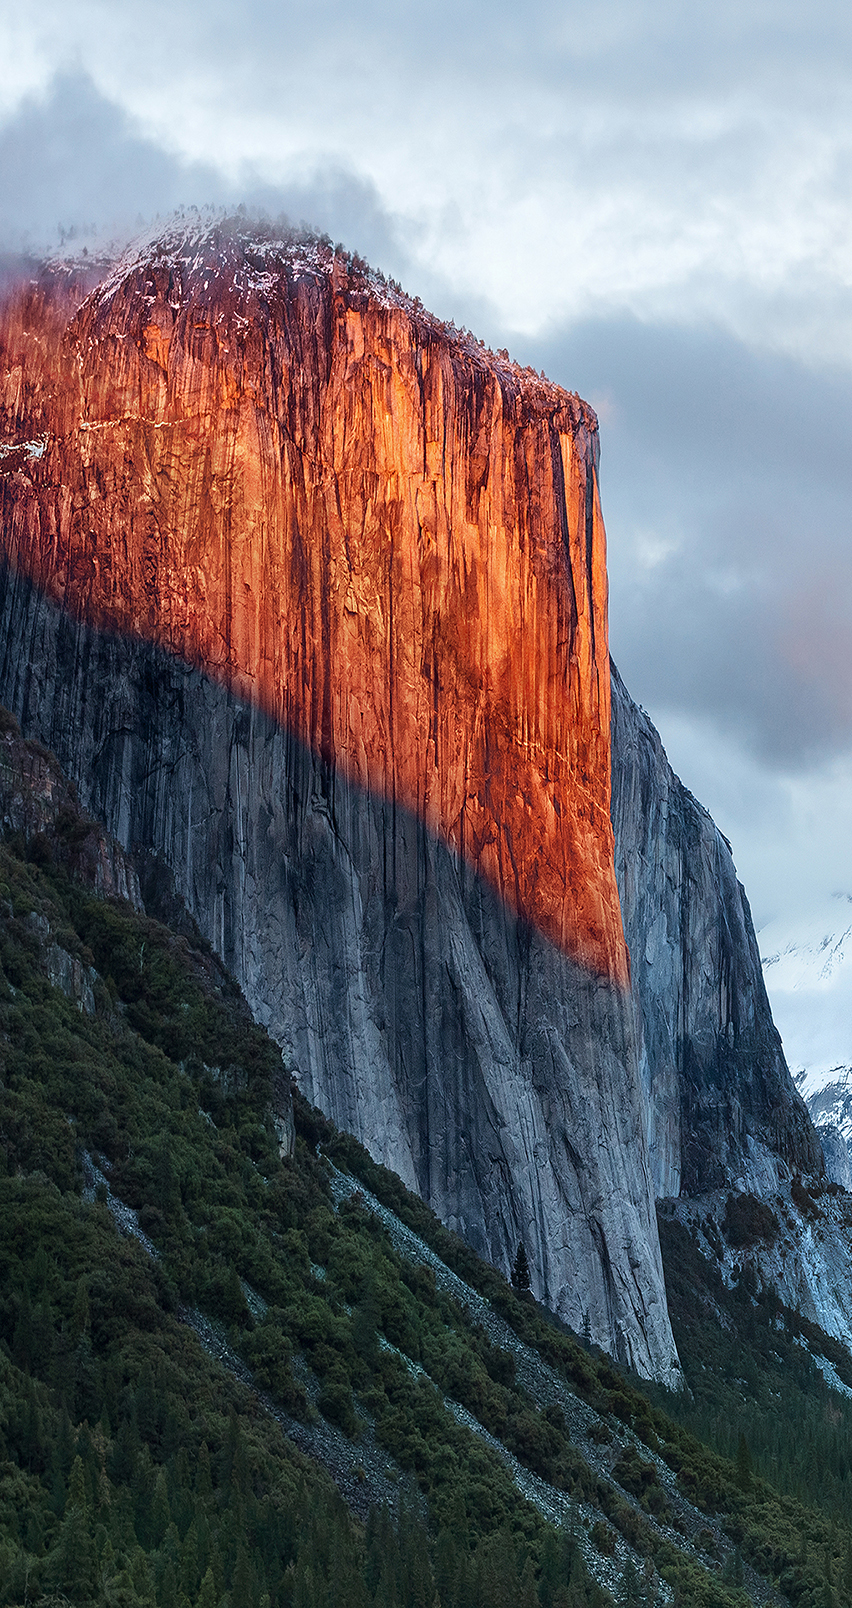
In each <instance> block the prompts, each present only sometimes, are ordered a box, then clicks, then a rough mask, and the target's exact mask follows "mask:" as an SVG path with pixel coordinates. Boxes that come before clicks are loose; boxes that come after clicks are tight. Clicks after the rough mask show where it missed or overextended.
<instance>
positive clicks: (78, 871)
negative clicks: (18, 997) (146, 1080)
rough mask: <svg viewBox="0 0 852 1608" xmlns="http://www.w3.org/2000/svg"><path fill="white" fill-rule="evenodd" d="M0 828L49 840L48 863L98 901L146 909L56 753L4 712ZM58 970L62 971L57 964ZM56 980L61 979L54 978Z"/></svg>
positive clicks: (131, 875) (132, 875) (131, 869)
mask: <svg viewBox="0 0 852 1608" xmlns="http://www.w3.org/2000/svg"><path fill="white" fill-rule="evenodd" d="M0 828H2V830H3V831H4V832H11V833H18V834H20V836H21V837H22V838H23V839H24V841H25V842H26V843H32V842H33V840H34V839H38V838H42V839H45V838H48V837H49V840H50V847H49V850H48V851H47V852H48V853H49V855H50V858H51V859H58V860H60V862H61V863H62V864H64V865H65V866H66V867H67V868H68V870H69V871H70V872H71V873H72V875H74V876H78V877H80V878H81V880H83V881H84V882H86V883H88V885H89V886H90V887H91V888H93V890H94V891H95V893H97V894H98V895H99V897H100V898H102V899H126V900H127V901H128V903H130V904H131V905H132V906H133V908H134V910H142V908H143V904H142V895H141V893H140V890H139V878H138V876H137V874H136V868H135V866H134V865H133V863H132V861H131V860H130V859H129V858H128V856H127V855H126V854H125V853H124V850H123V849H122V848H121V847H120V845H119V844H118V843H116V842H115V840H114V838H111V837H110V836H109V835H108V834H107V833H106V832H104V830H103V827H102V826H101V825H100V823H99V822H98V821H95V820H92V819H91V818H87V817H86V816H85V814H84V813H83V811H82V810H81V809H80V802H79V798H78V796H77V791H76V789H75V788H74V786H73V785H72V784H70V783H69V781H68V778H67V776H65V775H63V773H62V771H61V769H60V767H59V766H58V765H57V763H56V759H55V758H54V756H53V754H51V753H49V752H47V751H46V750H45V749H43V748H40V747H39V746H38V744H35V743H28V742H25V741H24V740H23V739H22V737H21V734H20V732H19V730H18V728H17V726H16V725H15V724H14V722H12V721H10V720H9V717H8V714H7V712H6V710H5V709H4V710H0ZM56 965H57V966H60V969H61V963H60V962H59V961H57V962H56ZM63 975H64V974H63ZM56 981H58V977H57V978H54V977H51V982H56ZM61 986H64V984H63V985H61ZM67 991H68V990H67V989H66V992H67ZM75 997H76V996H75ZM87 1008H88V1007H87Z"/></svg>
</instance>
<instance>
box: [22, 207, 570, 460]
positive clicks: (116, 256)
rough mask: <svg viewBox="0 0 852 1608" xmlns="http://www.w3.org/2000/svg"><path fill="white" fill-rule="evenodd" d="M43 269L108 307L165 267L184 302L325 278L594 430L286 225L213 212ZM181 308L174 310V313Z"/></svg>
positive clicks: (527, 380) (352, 261)
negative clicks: (149, 272) (225, 286)
mask: <svg viewBox="0 0 852 1608" xmlns="http://www.w3.org/2000/svg"><path fill="white" fill-rule="evenodd" d="M48 267H50V268H51V269H52V270H53V271H55V272H57V273H68V274H73V273H75V272H77V273H83V274H85V275H86V277H87V278H89V279H90V280H91V276H92V275H93V273H97V275H98V283H97V284H96V285H95V287H94V289H93V290H92V291H91V292H90V294H91V296H92V298H93V299H95V300H97V301H101V302H108V301H110V300H111V299H112V298H113V297H114V296H115V295H116V294H117V292H118V291H119V290H120V289H121V287H122V285H124V284H125V283H126V281H127V279H128V278H129V277H130V276H132V275H133V274H135V273H137V272H139V271H140V270H145V269H148V268H167V269H169V270H170V271H171V272H172V273H173V274H174V276H175V280H176V282H177V283H178V284H179V285H180V287H181V292H182V294H181V302H183V301H186V300H188V299H189V298H190V296H194V297H198V296H199V294H200V293H204V292H208V293H209V292H210V291H211V290H212V289H213V288H214V287H219V286H221V285H222V281H223V280H224V281H225V282H226V283H229V285H230V287H232V288H233V289H235V290H236V291H237V292H238V293H239V292H241V293H243V294H244V295H245V296H246V297H247V298H251V297H257V298H259V299H261V300H263V299H265V300H267V301H268V300H274V298H275V296H276V295H277V294H278V292H279V290H280V289H281V287H282V284H285V283H286V281H288V280H289V281H290V283H292V282H293V281H295V280H299V279H300V278H304V277H305V276H309V275H316V276H318V275H323V276H324V277H326V278H329V279H333V280H337V281H339V283H340V285H341V288H343V287H344V286H345V285H348V288H349V289H350V290H360V291H362V292H364V291H366V292H367V293H368V294H369V296H370V299H371V301H372V302H373V303H374V304H375V305H378V306H380V307H383V308H385V309H386V310H387V311H388V312H394V311H399V312H402V313H404V314H405V315H406V316H407V317H408V318H409V319H411V320H412V321H414V322H416V323H417V324H418V326H419V327H420V328H421V329H422V331H423V333H424V335H426V336H428V335H432V336H438V335H440V336H443V337H444V338H446V337H447V336H449V338H450V339H452V341H453V343H454V344H455V345H456V346H457V347H460V348H461V349H462V350H463V351H464V353H465V355H466V356H467V357H468V359H470V360H472V361H473V362H474V363H475V364H476V365H477V366H481V367H482V368H488V369H491V370H493V371H495V372H497V373H498V375H499V376H500V378H501V379H502V380H503V381H504V382H506V381H509V382H514V383H515V384H519V383H522V384H523V386H524V391H525V393H526V395H527V397H528V398H529V400H531V401H533V402H534V403H535V404H536V405H538V406H539V407H542V408H543V409H545V410H547V409H553V408H555V407H564V406H565V405H566V404H567V405H569V406H570V407H571V409H572V410H573V411H574V412H575V413H576V414H577V415H578V416H579V417H580V418H581V419H582V422H583V423H584V424H585V425H586V427H587V428H588V429H589V430H590V431H596V430H597V427H598V420H597V415H596V413H595V411H594V409H593V408H592V407H591V406H590V404H589V403H588V402H585V401H583V400H582V399H581V398H580V397H579V396H578V394H577V392H576V391H566V390H564V389H563V387H561V386H559V385H557V384H556V383H555V382H554V381H552V380H549V379H547V378H546V377H545V375H544V373H538V372H537V371H536V370H535V369H533V368H530V367H522V365H521V364H519V363H516V362H515V361H514V359H513V358H511V357H510V356H509V353H508V351H506V350H505V349H503V350H501V351H498V352H494V351H492V350H491V348H490V347H487V346H486V344H485V342H484V341H482V340H480V339H478V337H477V336H476V335H474V334H473V333H472V332H471V331H470V330H468V329H465V328H464V327H461V328H460V327H458V326H457V325H456V324H454V323H452V322H447V321H443V320H441V319H440V318H438V317H437V316H436V315H435V314H434V313H430V312H429V311H428V310H427V308H425V307H424V305H423V303H422V302H421V301H420V298H419V297H417V296H410V295H409V294H408V293H407V292H406V291H405V290H403V288H402V286H401V285H400V284H399V283H398V282H397V281H396V280H394V279H388V278H387V277H386V276H385V275H384V274H383V273H381V271H380V270H378V269H374V268H371V267H370V266H369V265H368V263H366V262H365V261H364V259H363V258H362V257H360V256H359V255H358V254H357V253H353V252H349V251H347V250H346V249H345V248H344V247H343V246H341V245H335V244H333V243H332V241H331V239H330V238H329V236H327V235H322V234H317V233H315V232H314V231H312V230H310V229H307V228H305V227H303V226H299V227H296V226H294V225H291V224H290V223H288V222H287V221H286V220H283V219H278V220H276V221H274V222H270V221H268V220H265V219H259V218H252V217H250V216H248V215H243V214H241V213H239V212H238V213H227V212H221V213H217V212H213V211H211V212H204V213H200V214H198V216H194V215H176V216H175V217H174V218H172V219H171V220H170V221H169V222H168V223H167V224H166V225H165V226H162V225H158V226H157V227H156V229H154V230H151V229H146V230H145V231H143V232H142V233H141V234H139V235H137V236H134V237H133V239H131V240H130V241H129V242H128V243H127V245H126V246H125V247H124V249H123V250H121V251H118V252H115V253H111V254H110V256H108V257H99V258H98V259H97V260H96V259H94V258H92V257H85V258H83V257H79V256H75V257H62V258H58V257H57V258H52V259H51V260H50V262H49V263H48ZM179 305H180V303H178V304H175V303H173V306H174V310H175V311H177V310H178V307H179Z"/></svg>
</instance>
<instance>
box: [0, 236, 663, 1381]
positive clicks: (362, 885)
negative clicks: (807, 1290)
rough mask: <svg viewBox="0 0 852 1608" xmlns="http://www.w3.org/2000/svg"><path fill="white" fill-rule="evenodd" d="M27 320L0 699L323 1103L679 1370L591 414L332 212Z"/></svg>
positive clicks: (457, 1214) (648, 1367)
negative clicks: (346, 245)
mask: <svg viewBox="0 0 852 1608" xmlns="http://www.w3.org/2000/svg"><path fill="white" fill-rule="evenodd" d="M0 324H1V325H2V328H0V342H2V359H3V366H2V378H0V385H2V397H0V401H2V416H1V419H0V519H2V532H3V546H4V557H5V568H4V571H3V579H2V583H0V697H2V698H3V699H4V700H5V701H6V702H7V703H9V704H10V705H11V706H12V707H13V708H14V709H15V711H16V713H17V714H18V716H19V718H20V719H21V721H22V724H23V726H24V728H25V730H26V731H27V733H28V734H37V735H38V736H40V737H41V738H42V740H43V741H46V742H48V743H49V744H50V745H51V746H52V747H53V748H54V749H55V750H56V751H57V753H58V754H59V756H60V758H61V760H62V762H63V764H64V765H65V766H66V767H67V768H68V769H69V770H70V771H71V772H72V774H73V775H74V776H75V778H76V780H77V782H78V785H79V787H80V790H81V793H82V794H83V797H84V800H85V802H86V803H87V804H88V805H89V807H90V808H92V809H94V810H95V811H96V812H97V813H98V814H99V815H100V816H101V818H102V819H103V820H104V821H105V822H106V824H107V825H108V827H109V829H110V830H111V831H112V832H113V833H114V834H115V835H116V836H117V837H118V838H119V840H120V841H121V842H122V843H123V844H125V845H126V846H128V847H135V846H137V845H141V846H142V847H143V848H144V849H148V850H150V849H154V850H156V851H157V852H158V853H159V854H161V855H162V856H163V857H164V858H165V859H166V861H167V862H168V864H169V866H170V867H171V870H172V873H173V875H174V878H175V882H176V885H177V888H178V891H179V892H180V893H181V894H182V896H183V897H184V898H185V899H186V902H187V904H188V905H189V907H190V909H191V910H192V912H193V914H194V915H195V916H196V918H197V919H198V921H199V923H200V925H201V927H202V929H203V930H204V931H205V932H206V933H207V934H208V936H209V937H210V938H211V940H212V941H213V943H214V944H215V946H216V948H217V949H218V950H219V952H220V953H221V954H222V955H223V957H224V958H225V959H226V961H227V962H228V963H229V964H230V965H231V966H232V968H233V970H234V971H235V973H236V975H237V977H238V979H239V981H240V982H241V983H242V985H243V988H244V990H245V992H246V995H247V997H248V998H249V1000H250V1002H251V1004H252V1006H253V1008H254V1009H255V1010H256V1011H257V1013H258V1015H259V1016H260V1018H261V1019H262V1020H263V1021H264V1022H265V1023H266V1024H267V1025H268V1026H269V1027H270V1028H271V1030H272V1031H273V1033H274V1034H275V1036H276V1037H277V1038H278V1039H279V1041H280V1042H281V1043H282V1045H283V1046H284V1047H285V1049H286V1052H287V1054H288V1057H289V1058H290V1060H291V1062H292V1064H293V1066H294V1069H295V1071H296V1074H297V1076H298V1078H299V1081H300V1083H301V1085H302V1087H303V1088H304V1089H305V1091H306V1093H307V1094H308V1095H309V1097H311V1098H312V1099H314V1100H315V1101H316V1102H317V1103H318V1104H320V1105H321V1106H322V1107H323V1108H324V1109H325V1110H326V1111H328V1112H329V1113H330V1114H331V1115H332V1116H333V1117H334V1118H335V1120H337V1121H338V1122H340V1123H341V1124H342V1125H343V1126H345V1127H347V1128H349V1129H351V1130H352V1131H354V1132H355V1133H356V1134H358V1135H359V1136H360V1137H362V1138H363V1139H364V1140H365V1142H367V1143H368V1144H369V1146H370V1148H371V1149H372V1150H373V1151H374V1153H376V1154H377V1155H378V1156H379V1157H380V1158H381V1159H382V1160H384V1161H386V1162H388V1163H389V1164H390V1165H392V1166H393V1167H395V1168H396V1169H397V1170H398V1171H399V1172H400V1173H401V1175H402V1176H403V1177H404V1178H405V1179H406V1181H407V1182H409V1183H410V1184H413V1185H414V1186H416V1187H417V1188H418V1189H419V1190H420V1191H421V1192H422V1193H423V1194H424V1195H425V1196H426V1198H428V1199H429V1200H430V1202H431V1203H432V1204H433V1205H434V1206H435V1208H436V1209H437V1210H438V1211H439V1212H440V1214H441V1215H442V1216H443V1217H444V1218H445V1219H446V1220H447V1221H449V1222H451V1223H453V1224H454V1225H455V1226H457V1227H458V1228H459V1229H460V1230H461V1231H462V1232H463V1233H464V1234H466V1236H467V1237H468V1238H469V1239H470V1240H471V1242H472V1243H473V1244H474V1245H475V1246H476V1248H477V1249H479V1250H481V1251H484V1252H485V1254H486V1255H488V1256H490V1257H491V1258H492V1259H493V1260H495V1261H497V1262H499V1263H501V1264H502V1265H503V1266H504V1267H508V1266H509V1265H510V1263H511V1260H512V1258H513V1256H514V1252H515V1249H516V1246H517V1243H518V1240H519V1239H523V1240H524V1242H525V1244H526V1248H527V1252H528V1255H529V1259H530V1264H531V1269H532V1281H533V1288H534V1290H535V1291H536V1293H538V1294H540V1295H541V1296H542V1297H543V1298H544V1299H546V1300H547V1301H549V1302H550V1304H551V1305H552V1306H554V1307H555V1308H556V1310H558V1311H560V1312H561V1313H562V1314H563V1315H564V1317H565V1318H566V1319H567V1320H568V1321H569V1322H571V1323H572V1324H573V1325H574V1326H575V1327H576V1328H578V1329H581V1328H583V1327H585V1326H586V1324H588V1327H589V1329H590V1331H591V1334H592V1336H593V1338H594V1339H596V1340H597V1341H599V1342H600V1343H601V1344H602V1345H604V1346H605V1347H607V1348H608V1349H609V1350H611V1351H613V1352H614V1353H615V1354H616V1355H617V1356H619V1357H621V1358H622V1359H623V1360H625V1361H627V1362H629V1363H631V1364H632V1366H634V1367H635V1368H637V1369H638V1370H639V1371H641V1372H644V1373H653V1374H656V1375H657V1376H658V1377H668V1378H671V1377H674V1374H675V1372H676V1359H675V1357H674V1347H673V1344H672V1340H671V1333H670V1329H669V1324H668V1316H667V1312H666V1306H665V1294H664V1289H663V1282H662V1273H661V1267H660V1258H659V1247H658V1242H657V1236H656V1224H655V1220H654V1208H653V1192H652V1187H651V1179H650V1171H649V1165H648V1152H647V1146H646V1139H645V1127H644V1116H643V1098H642V1087H641V1082H640V1079H639V1075H638V1063H637V1054H636V1044H635V1039H634V1025H633V1011H632V1006H631V1000H630V995H629V992H628V989H627V979H628V964H627V951H626V947H625V943H624V936H623V931H622V924H621V915H620V909H619V903H618V893H617V888H616V882H615V873H614V865H613V844H612V831H611V824H610V815H609V804H610V793H609V764H610V752H609V742H610V735H609V720H610V706H609V666H608V656H607V630H606V573H605V555H604V538H603V529H602V525H601V520H600V513H599V508H598V500H597V482H596V453H597V437H596V428H595V421H594V416H593V415H592V414H591V412H590V411H589V410H588V409H586V408H585V406H584V405H583V404H582V403H580V402H579V401H578V400H577V399H576V398H573V397H570V396H568V395H567V394H566V393H564V392H562V391H560V390H558V389H557V388H556V387H553V386H551V385H549V384H547V382H545V381H542V380H539V379H538V378H537V377H536V376H534V375H532V374H529V373H522V372H520V371H518V370H517V369H516V368H515V367H514V366H513V365H512V364H510V363H509V362H508V361H507V360H503V359H501V358H495V357H494V356H493V355H492V354H488V353H486V352H485V351H484V350H483V349H481V348H480V347H479V346H478V345H477V343H476V342H474V341H473V339H472V338H471V337H460V336H459V335H458V333H457V332H450V331H446V330H445V329H444V328H443V326H440V325H439V324H437V323H436V321H434V320H432V319H430V318H429V316H428V315H427V314H425V313H424V312H423V310H422V309H420V308H419V307H417V306H414V305H413V304H411V303H410V302H408V301H407V300H406V299H405V298H404V297H403V296H402V295H401V294H400V293H398V292H397V291H396V290H394V289H393V288H392V287H388V286H386V285H384V283H383V282H377V281H375V280H374V279H371V278H369V277H368V276H367V275H366V274H365V273H364V272H362V270H361V269H360V267H359V266H358V265H357V264H356V265H355V266H352V265H349V264H347V263H345V262H343V261H342V260H341V258H339V257H335V256H334V255H333V253H331V251H330V250H329V249H327V248H325V247H323V246H318V245H316V244H312V243H310V242H308V243H305V242H301V243H300V242H297V241H294V242H290V243H285V244H283V245H281V244H279V245H276V244H275V243H274V242H273V243H264V242H262V241H258V240H256V239H249V238H247V237H246V238H241V237H240V236H239V235H237V234H224V233H219V234H217V233H216V232H215V231H213V232H211V233H209V234H208V235H207V236H204V237H198V238H195V239H191V240H190V239H186V238H180V237H177V236H176V237H175V238H173V239H171V240H167V241H164V242H161V244H160V245H159V247H157V248H152V249H151V250H150V251H149V252H147V253H145V254H143V256H142V257H141V258H140V259H139V260H138V261H136V262H134V263H130V264H127V265H125V266H124V267H123V268H121V269H118V270H115V271H113V272H112V273H111V274H110V276H109V277H108V278H106V279H105V281H104V282H103V283H102V284H101V285H99V286H97V287H96V288H94V289H91V286H90V285H89V284H88V283H77V284H75V283H74V281H73V277H70V278H69V276H67V275H64V274H62V273H58V274H54V275H52V276H51V275H46V276H44V277H42V279H41V280H40V281H39V282H38V283H36V284H35V285H33V286H29V287H24V289H23V290H22V291H21V292H20V293H19V295H18V297H17V299H12V300H11V301H8V302H7V305H6V308H5V311H4V313H3V317H2V320H0Z"/></svg>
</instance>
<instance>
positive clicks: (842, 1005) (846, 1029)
mask: <svg viewBox="0 0 852 1608" xmlns="http://www.w3.org/2000/svg"><path fill="white" fill-rule="evenodd" d="M758 941H759V944H760V954H761V960H762V963H763V975H764V978H765V980H766V987H767V991H768V993H769V998H770V1003H771V1005H772V1014H773V1017H774V1019H775V1023H776V1026H777V1027H778V1030H779V1032H780V1034H781V1037H782V1039H783V1042H784V1052H785V1055H786V1057H787V1063H788V1065H789V1067H790V1070H791V1071H792V1072H793V1074H794V1076H795V1078H796V1082H797V1084H798V1086H799V1089H800V1091H801V1093H802V1095H803V1096H804V1098H805V1100H806V1101H808V1103H810V1101H811V1099H812V1098H813V1097H814V1096H815V1095H817V1094H821V1093H822V1091H823V1090H826V1091H827V1090H828V1088H829V1086H831V1087H832V1088H833V1087H834V1086H835V1085H837V1086H838V1087H839V1086H841V1085H844V1080H845V1076H846V1073H847V1071H848V1069H849V1068H850V1067H852V894H849V893H846V892H843V893H835V894H832V895H830V896H829V897H828V898H826V899H824V900H823V901H822V902H821V904H820V905H819V906H817V907H816V908H815V909H814V910H813V911H812V912H811V913H810V914H809V915H808V916H806V917H805V918H804V919H803V920H801V921H798V922H796V923H795V924H791V923H790V922H789V920H783V921H782V920H778V921H772V922H769V923H768V924H767V925H766V926H765V927H762V928H761V930H760V932H759V933H758ZM844 1086H845V1085H844ZM836 1098H839V1096H835V1095H831V1096H829V1095H828V1094H826V1099H827V1101H828V1103H829V1104H831V1102H832V1101H835V1100H836ZM826 1109H828V1107H827V1106H826ZM812 1114H813V1113H812ZM815 1120H816V1118H815ZM819 1120H821V1121H827V1120H829V1119H828V1118H827V1117H822V1116H821V1117H820V1119H819Z"/></svg>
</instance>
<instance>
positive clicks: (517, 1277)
mask: <svg viewBox="0 0 852 1608" xmlns="http://www.w3.org/2000/svg"><path fill="white" fill-rule="evenodd" d="M512 1284H513V1285H514V1288H515V1289H516V1290H518V1291H519V1292H520V1293H521V1294H523V1292H524V1291H525V1290H528V1289H529V1287H530V1264H529V1262H528V1261H527V1253H526V1251H525V1250H524V1242H523V1240H521V1241H520V1244H519V1245H518V1249H517V1254H516V1256H515V1260H514V1262H513V1264H512Z"/></svg>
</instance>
